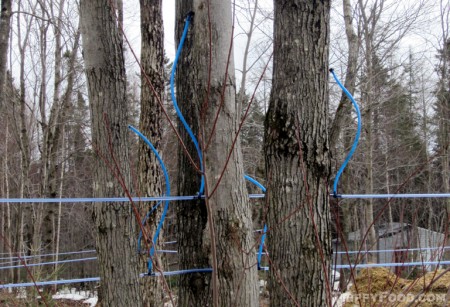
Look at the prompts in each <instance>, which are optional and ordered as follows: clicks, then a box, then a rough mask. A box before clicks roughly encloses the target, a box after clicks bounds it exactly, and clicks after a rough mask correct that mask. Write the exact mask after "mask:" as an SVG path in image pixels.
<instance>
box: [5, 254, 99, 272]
mask: <svg viewBox="0 0 450 307" xmlns="http://www.w3.org/2000/svg"><path fill="white" fill-rule="evenodd" d="M91 260H97V257H90V258H81V259H70V260H60V261H50V262H41V263H30V264H27V265H26V266H27V267H33V266H43V265H51V264H58V263H71V262H82V261H91ZM23 267H25V265H23V264H20V265H11V266H2V267H0V270H6V269H14V268H23Z"/></svg>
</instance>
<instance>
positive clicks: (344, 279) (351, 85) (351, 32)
mask: <svg viewBox="0 0 450 307" xmlns="http://www.w3.org/2000/svg"><path fill="white" fill-rule="evenodd" d="M343 11H344V22H345V33H346V37H347V44H348V56H347V70H346V72H345V80H344V86H345V88H347V90H348V91H349V92H350V93H352V94H354V92H355V88H356V86H355V84H356V74H357V71H358V54H359V48H360V41H359V40H358V36H357V35H356V33H355V29H354V28H353V22H352V21H353V14H352V7H351V3H350V0H343ZM351 110H352V103H351V101H350V99H349V98H348V97H347V95H345V93H342V94H341V98H340V101H339V105H338V108H337V110H336V115H335V117H334V120H333V123H332V126H331V129H330V149H331V151H332V153H333V156H334V158H335V159H337V158H338V157H339V155H338V146H337V144H338V141H339V135H340V134H341V133H342V130H343V127H344V126H346V124H347V123H349V122H351ZM343 139H344V140H343V143H344V149H345V150H348V148H350V146H351V144H352V139H353V137H352V136H350V135H349V132H347V131H344V135H343ZM340 160H341V159H340ZM349 170H350V166H348V167H347V168H346V171H345V173H344V174H345V175H344V176H343V177H342V179H341V187H342V190H344V191H349V190H350V188H351V179H350V178H349V177H350V176H346V175H347V174H348V173H349ZM352 207H353V206H352V204H349V203H344V204H341V206H339V208H340V209H341V212H342V220H341V221H342V222H341V229H340V231H341V232H342V234H341V236H342V238H344V239H345V240H348V234H349V233H350V231H351V224H352V222H353V219H352V212H351V210H352ZM342 259H343V263H348V259H347V257H345V256H344V257H342ZM347 272H348V270H346V269H342V270H340V282H339V284H340V289H341V291H345V289H346V288H347V283H348V280H349V276H348V274H346V273H347Z"/></svg>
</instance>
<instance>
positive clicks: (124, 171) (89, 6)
mask: <svg viewBox="0 0 450 307" xmlns="http://www.w3.org/2000/svg"><path fill="white" fill-rule="evenodd" d="M80 14H81V19H80V22H81V27H82V33H83V49H84V60H85V71H86V78H87V81H88V90H89V103H90V106H91V119H92V144H93V147H94V149H95V150H96V152H97V155H98V158H97V159H96V160H95V164H94V191H93V192H94V195H95V196H97V197H112V196H115V197H117V196H119V195H122V196H124V195H125V191H124V187H130V186H131V185H130V183H131V180H130V177H129V176H130V166H129V160H128V159H129V157H128V147H129V140H128V135H129V133H128V129H127V125H128V118H127V100H126V75H125V67H124V58H123V49H122V48H121V43H120V35H119V29H118V28H117V23H116V18H115V15H114V11H113V10H112V7H111V5H110V2H109V1H107V0H96V1H91V0H89V1H88V0H83V1H81V8H80ZM108 166H110V167H112V169H109V167H108ZM113 174H116V178H114V175H113ZM93 216H94V222H95V227H96V231H97V237H96V246H97V256H98V263H99V272H100V278H101V283H100V287H101V288H100V290H101V297H100V298H101V302H102V304H104V305H107V306H141V305H142V302H141V299H142V291H141V290H140V281H139V271H138V256H137V254H136V252H135V251H136V246H137V245H136V237H135V233H136V231H137V230H136V222H135V218H134V217H133V215H132V213H131V210H130V205H129V204H128V203H120V202H115V203H97V204H95V207H94V214H93Z"/></svg>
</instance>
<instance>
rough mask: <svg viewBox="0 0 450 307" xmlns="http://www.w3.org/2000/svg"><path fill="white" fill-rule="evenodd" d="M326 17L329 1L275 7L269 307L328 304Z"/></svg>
mask: <svg viewBox="0 0 450 307" xmlns="http://www.w3.org/2000/svg"><path fill="white" fill-rule="evenodd" d="M329 13H330V2H329V1H313V2H311V1H298V0H297V1H292V0H291V1H275V21H274V22H275V26H274V30H275V31H274V67H273V70H274V75H273V86H272V92H271V99H270V104H269V109H268V112H267V117H266V123H265V132H266V134H265V145H264V148H265V155H266V170H267V178H268V181H269V184H268V191H267V194H266V195H268V196H267V197H268V198H269V200H268V202H269V209H268V226H269V232H268V251H269V255H270V259H271V261H270V280H269V293H270V303H271V305H272V306H290V305H294V304H296V305H301V306H303V305H304V306H322V305H323V304H324V302H328V303H330V301H329V299H330V296H329V293H328V295H327V284H328V281H327V278H328V277H329V272H330V271H329V268H330V267H329V265H330V256H331V237H330V234H331V233H330V228H329V225H330V209H329V204H328V193H327V190H328V189H327V182H328V177H329V174H330V161H329V147H328V128H327V117H328V83H327V80H328V74H329V72H328V43H329ZM328 290H329V289H328Z"/></svg>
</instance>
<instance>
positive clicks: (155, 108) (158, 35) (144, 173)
mask: <svg viewBox="0 0 450 307" xmlns="http://www.w3.org/2000/svg"><path fill="white" fill-rule="evenodd" d="M140 8H141V64H142V67H143V71H142V72H141V114H140V121H139V130H140V131H141V132H142V133H143V134H144V135H145V136H146V137H147V138H148V139H149V141H150V142H152V144H153V145H154V146H155V148H156V149H157V150H159V149H160V143H161V135H162V127H161V107H160V105H159V103H158V98H157V97H156V95H157V96H159V98H160V99H161V98H162V97H163V94H164V29H163V21H162V0H158V1H154V0H140ZM147 80H149V81H150V82H151V85H152V86H153V89H154V91H153V90H152V89H151V86H150V85H149V84H148V82H147ZM139 144H140V145H139V185H140V190H141V192H142V193H143V195H144V196H157V195H161V194H162V192H161V191H162V189H161V180H160V178H161V166H160V165H159V163H158V161H157V159H156V157H155V154H154V153H153V152H152V151H151V150H150V148H148V146H147V145H146V144H145V143H144V142H140V143H139ZM151 205H155V204H151ZM162 208H163V206H162V205H161V206H159V208H158V209H157V210H156V212H154V213H153V214H152V215H151V216H150V217H149V219H148V220H147V223H146V229H147V230H148V234H149V235H150V238H151V239H153V235H154V233H155V231H156V227H157V223H158V222H159V220H160V218H161V213H162ZM142 209H143V212H148V210H150V208H149V207H147V208H142ZM160 237H162V235H161V234H160ZM145 247H146V245H145V244H144V243H143V244H142V246H141V250H142V251H143V252H144V253H142V256H141V267H142V268H143V269H144V271H145V270H146V269H147V260H148V249H146V248H145ZM157 256H158V255H157V254H156V253H155V257H157ZM141 282H142V286H143V291H144V305H145V306H161V290H162V289H161V284H160V280H159V278H155V277H151V278H144V279H142V281H141Z"/></svg>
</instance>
